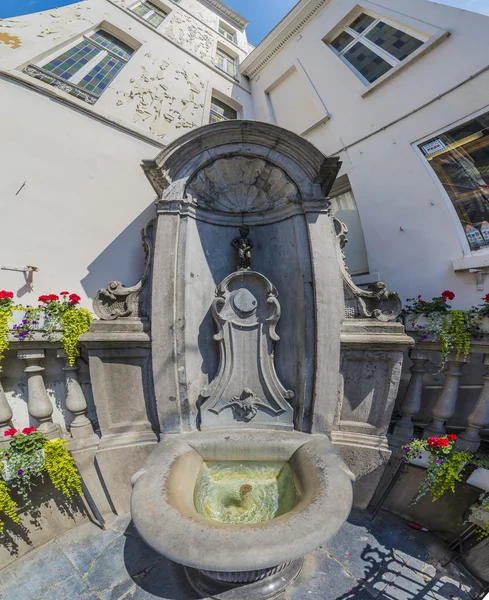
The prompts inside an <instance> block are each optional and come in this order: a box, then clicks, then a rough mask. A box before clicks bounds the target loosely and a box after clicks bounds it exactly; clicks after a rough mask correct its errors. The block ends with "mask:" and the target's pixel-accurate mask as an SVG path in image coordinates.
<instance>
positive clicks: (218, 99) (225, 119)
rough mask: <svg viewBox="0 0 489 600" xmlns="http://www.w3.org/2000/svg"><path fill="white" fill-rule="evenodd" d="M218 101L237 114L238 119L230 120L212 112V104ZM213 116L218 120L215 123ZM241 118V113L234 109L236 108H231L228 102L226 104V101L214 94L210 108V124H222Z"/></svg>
mask: <svg viewBox="0 0 489 600" xmlns="http://www.w3.org/2000/svg"><path fill="white" fill-rule="evenodd" d="M215 100H217V101H218V102H221V103H222V104H224V105H225V106H227V107H228V108H230V109H231V110H233V111H234V112H235V113H236V117H235V118H234V119H228V118H227V117H225V116H223V115H220V114H219V113H216V112H215V111H213V110H212V104H213V102H214V101H215ZM212 115H216V116H217V117H220V118H218V119H217V120H215V121H212V120H211V118H212ZM238 118H239V111H238V110H236V109H235V108H234V106H231V105H230V104H229V103H228V102H225V101H224V100H221V99H220V98H218V97H217V96H216V95H215V94H212V96H211V100H210V107H209V123H222V122H225V121H237V120H238Z"/></svg>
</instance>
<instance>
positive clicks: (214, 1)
mask: <svg viewBox="0 0 489 600" xmlns="http://www.w3.org/2000/svg"><path fill="white" fill-rule="evenodd" d="M200 1H201V2H202V4H207V5H208V6H210V7H211V8H213V9H214V10H215V11H217V12H218V13H220V14H221V15H222V16H223V17H226V18H227V19H230V20H231V21H233V23H234V24H235V25H237V26H238V27H239V28H240V29H244V28H245V27H246V26H247V25H248V24H249V21H248V20H247V19H245V18H244V17H243V16H242V15H240V14H239V13H237V12H236V11H235V10H233V9H232V8H231V7H230V6H228V5H227V4H224V2H219V0H200Z"/></svg>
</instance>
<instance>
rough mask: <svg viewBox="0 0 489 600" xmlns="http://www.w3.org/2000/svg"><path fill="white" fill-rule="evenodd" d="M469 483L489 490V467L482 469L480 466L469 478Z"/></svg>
mask: <svg viewBox="0 0 489 600" xmlns="http://www.w3.org/2000/svg"><path fill="white" fill-rule="evenodd" d="M467 483H469V484H470V485H473V486H474V487H477V488H479V489H481V490H485V491H486V492H489V469H481V468H480V467H479V468H478V469H475V471H474V472H473V473H472V475H471V476H470V477H469V478H468V479H467ZM488 514H489V511H488Z"/></svg>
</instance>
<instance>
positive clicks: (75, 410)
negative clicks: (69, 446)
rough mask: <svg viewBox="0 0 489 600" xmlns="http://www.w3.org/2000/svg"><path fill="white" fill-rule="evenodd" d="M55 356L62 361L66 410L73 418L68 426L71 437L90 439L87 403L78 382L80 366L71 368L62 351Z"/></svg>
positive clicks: (90, 429)
mask: <svg viewBox="0 0 489 600" xmlns="http://www.w3.org/2000/svg"><path fill="white" fill-rule="evenodd" d="M56 356H57V358H59V359H60V360H62V361H63V367H62V368H63V371H64V373H65V381H66V408H67V409H68V410H69V411H70V413H71V414H73V415H74V417H75V418H74V419H73V421H72V422H71V425H70V433H71V437H73V438H86V437H90V436H92V435H93V428H92V424H91V423H90V421H89V419H88V418H87V408H88V407H87V401H86V399H85V395H84V393H83V390H82V388H81V385H80V382H79V381H78V371H79V370H80V366H79V365H78V364H77V363H75V364H74V365H73V366H71V365H70V361H69V360H68V357H67V355H66V352H65V351H64V350H58V351H57V354H56Z"/></svg>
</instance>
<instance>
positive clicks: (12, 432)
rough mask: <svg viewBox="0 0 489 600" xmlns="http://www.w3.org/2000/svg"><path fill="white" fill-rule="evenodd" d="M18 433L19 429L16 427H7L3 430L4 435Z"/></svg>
mask: <svg viewBox="0 0 489 600" xmlns="http://www.w3.org/2000/svg"><path fill="white" fill-rule="evenodd" d="M16 433H17V429H14V428H13V427H11V428H10V429H6V430H5V431H4V432H3V437H8V436H9V435H11V436H14V435H15V434H16Z"/></svg>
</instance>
